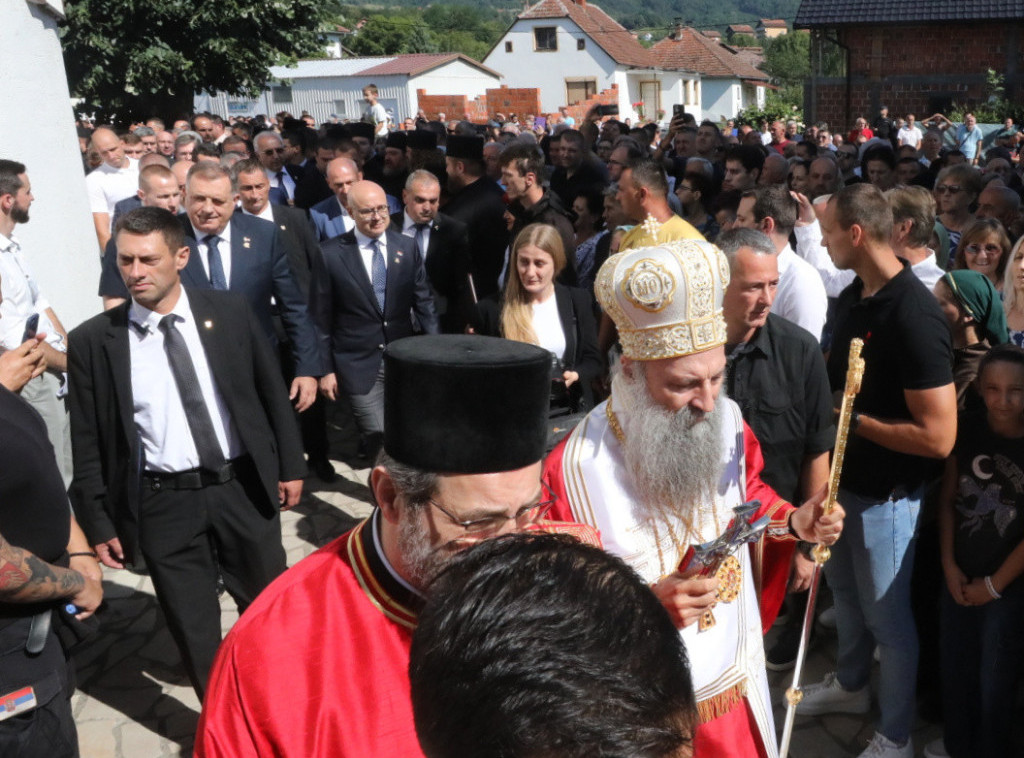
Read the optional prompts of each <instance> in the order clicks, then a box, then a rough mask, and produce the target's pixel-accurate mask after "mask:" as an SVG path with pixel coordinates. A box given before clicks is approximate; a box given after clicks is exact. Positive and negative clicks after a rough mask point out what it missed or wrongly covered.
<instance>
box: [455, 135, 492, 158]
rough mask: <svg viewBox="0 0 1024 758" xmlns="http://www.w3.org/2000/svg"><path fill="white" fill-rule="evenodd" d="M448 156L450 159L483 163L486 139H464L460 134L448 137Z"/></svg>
mask: <svg viewBox="0 0 1024 758" xmlns="http://www.w3.org/2000/svg"><path fill="white" fill-rule="evenodd" d="M447 155H448V157H449V158H465V159H467V160H474V161H482V160H483V159H484V139H483V137H464V136H462V135H460V134H453V135H451V136H450V137H448V150H447Z"/></svg>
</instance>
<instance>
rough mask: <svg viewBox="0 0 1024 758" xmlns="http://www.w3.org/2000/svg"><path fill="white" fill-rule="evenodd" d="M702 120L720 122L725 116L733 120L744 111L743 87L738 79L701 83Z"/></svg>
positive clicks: (705, 79) (712, 80) (703, 81)
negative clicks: (742, 104)
mask: <svg viewBox="0 0 1024 758" xmlns="http://www.w3.org/2000/svg"><path fill="white" fill-rule="evenodd" d="M700 90H701V106H702V107H701V118H702V119H710V120H711V121H714V122H716V123H717V122H718V121H720V120H721V119H722V117H723V116H724V117H725V118H727V119H728V118H733V117H734V116H735V115H736V114H737V113H739V112H740V110H742V107H741V102H742V95H741V87H740V82H739V80H738V79H708V78H707V77H704V78H703V79H701V82H700Z"/></svg>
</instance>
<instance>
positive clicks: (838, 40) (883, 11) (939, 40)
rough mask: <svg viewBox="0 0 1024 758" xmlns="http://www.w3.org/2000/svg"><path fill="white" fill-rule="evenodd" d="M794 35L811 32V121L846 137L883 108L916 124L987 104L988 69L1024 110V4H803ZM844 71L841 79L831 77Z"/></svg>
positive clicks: (933, 0) (846, 0) (1021, 0)
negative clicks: (959, 107)
mask: <svg viewBox="0 0 1024 758" xmlns="http://www.w3.org/2000/svg"><path fill="white" fill-rule="evenodd" d="M794 27H795V28H802V29H810V30H811V70H812V76H811V78H810V79H809V80H808V82H807V84H806V85H805V98H804V102H805V104H806V105H805V108H804V112H805V117H806V120H807V121H808V122H810V121H827V122H828V123H829V124H830V125H831V126H832V128H833V130H834V131H845V130H846V129H848V128H849V127H850V126H851V124H852V123H853V121H854V119H856V118H857V117H858V116H864V117H865V118H867V119H868V120H869V121H870V120H871V119H872V118H873V117H874V116H875V115H876V114H877V113H878V109H879V107H880V106H882V105H887V106H888V107H889V112H890V115H892V116H902V115H904V114H906V113H914V114H917V115H918V116H919V117H922V116H927V115H931V114H932V113H936V112H943V111H946V110H948V109H949V108H950V106H951V105H952V104H953V103H954V102H957V103H960V104H971V103H978V102H983V101H984V100H985V98H986V97H987V92H986V86H985V85H986V75H987V72H988V70H989V69H992V70H994V71H996V72H998V73H1001V74H1003V75H1004V76H1005V77H1006V80H1005V81H1006V96H1007V97H1008V98H1009V99H1011V100H1014V101H1018V102H1020V101H1022V100H1024V0H928V2H910V3H906V2H902V3H901V2H897V1H896V0H803V2H801V4H800V9H799V10H798V11H797V15H796V20H795V23H794ZM837 59H838V60H839V62H840V65H839V69H840V70H842V68H843V64H845V75H840V76H826V75H825V72H826V71H828V70H830V66H829V62H830V61H831V63H832V65H831V70H832V72H833V73H834V72H835V69H836V66H835V62H836V60H837Z"/></svg>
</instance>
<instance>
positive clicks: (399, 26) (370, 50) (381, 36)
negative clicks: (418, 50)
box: [345, 15, 418, 55]
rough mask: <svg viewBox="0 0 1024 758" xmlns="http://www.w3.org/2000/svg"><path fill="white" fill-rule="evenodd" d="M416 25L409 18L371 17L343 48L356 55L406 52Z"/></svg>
mask: <svg viewBox="0 0 1024 758" xmlns="http://www.w3.org/2000/svg"><path fill="white" fill-rule="evenodd" d="M417 23H418V19H415V18H412V17H410V16H382V15H378V16H371V17H370V18H368V19H367V21H366V24H364V25H363V28H362V29H360V30H359V32H358V33H357V34H354V35H351V36H349V37H346V38H345V39H346V43H345V46H346V47H348V48H349V49H350V50H351V51H352V52H353V53H355V54H356V55H398V54H399V53H402V52H406V49H407V46H408V45H409V44H410V38H412V36H413V31H414V30H415V28H416V26H417Z"/></svg>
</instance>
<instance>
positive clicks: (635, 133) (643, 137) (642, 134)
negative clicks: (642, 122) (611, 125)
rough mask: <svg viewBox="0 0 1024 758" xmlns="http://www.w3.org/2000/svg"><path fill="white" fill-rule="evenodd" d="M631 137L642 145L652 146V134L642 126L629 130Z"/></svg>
mask: <svg viewBox="0 0 1024 758" xmlns="http://www.w3.org/2000/svg"><path fill="white" fill-rule="evenodd" d="M629 136H630V137H631V138H632V139H635V140H636V141H637V142H639V143H640V144H642V145H646V146H647V147H650V146H651V134H650V132H648V131H647V130H646V129H644V128H643V127H642V126H634V127H633V128H632V129H630V130H629Z"/></svg>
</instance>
